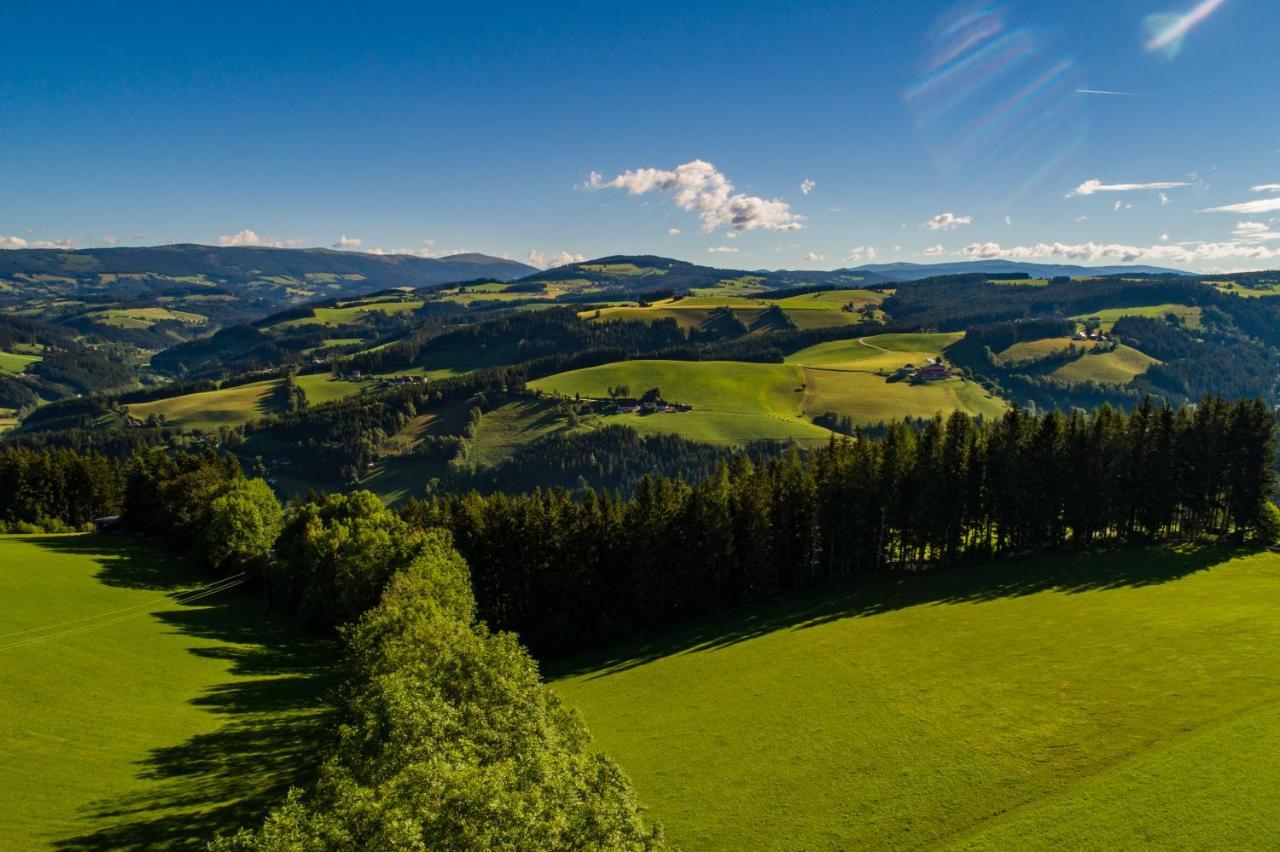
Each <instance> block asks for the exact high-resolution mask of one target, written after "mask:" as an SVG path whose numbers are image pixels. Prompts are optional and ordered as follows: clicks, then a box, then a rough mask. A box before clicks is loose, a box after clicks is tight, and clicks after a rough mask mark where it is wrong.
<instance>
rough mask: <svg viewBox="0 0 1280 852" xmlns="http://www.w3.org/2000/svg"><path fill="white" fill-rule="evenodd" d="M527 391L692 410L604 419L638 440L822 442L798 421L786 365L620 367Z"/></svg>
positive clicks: (799, 396) (797, 379) (576, 373)
mask: <svg viewBox="0 0 1280 852" xmlns="http://www.w3.org/2000/svg"><path fill="white" fill-rule="evenodd" d="M529 385H530V387H532V388H534V389H536V390H541V391H545V392H547V393H560V394H564V395H565V396H570V397H571V396H574V395H575V394H580V395H581V396H584V397H594V398H605V397H607V396H608V389H609V388H610V387H616V386H619V385H625V386H627V387H629V388H630V389H631V393H632V394H633V395H636V396H639V395H640V394H642V393H644V392H645V391H646V390H648V389H650V388H655V387H656V388H658V389H659V390H660V391H661V392H662V396H663V398H665V399H667V400H668V401H670V402H677V403H687V404H689V405H692V406H693V407H694V410H693V411H689V412H684V413H679V414H671V413H665V414H649V415H638V414H631V415H621V416H615V417H611V418H609V422H613V421H615V420H616V421H617V422H619V423H625V425H627V426H631V427H634V428H635V429H636V430H637V431H640V432H647V433H653V432H666V433H677V434H680V435H684V436H685V437H687V438H690V439H692V440H700V441H711V442H719V443H723V442H741V441H750V440H755V439H761V438H780V439H786V438H795V439H797V440H812V441H822V440H826V439H827V436H828V435H829V434H830V433H829V432H827V430H825V429H823V428H821V427H819V426H815V425H813V424H812V423H811V422H809V420H808V419H807V418H805V417H803V415H802V412H801V410H800V406H801V403H802V401H803V399H804V388H803V387H802V385H803V378H802V373H801V370H800V369H799V368H798V367H795V366H792V365H789V364H751V363H746V362H742V361H620V362H617V363H613V364H604V365H602V366H599V367H590V368H587V369H583V370H572V371H570V372H567V373H559V374H557V375H554V376H549V377H547V378H545V379H539V380H537V381H534V382H530V383H529Z"/></svg>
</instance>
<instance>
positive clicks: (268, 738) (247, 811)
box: [40, 536, 339, 849]
mask: <svg viewBox="0 0 1280 852" xmlns="http://www.w3.org/2000/svg"><path fill="white" fill-rule="evenodd" d="M40 544H41V545H42V546H44V547H48V548H50V549H53V550H59V551H63V552H70V553H77V554H81V555H84V556H87V557H89V558H93V559H96V560H97V561H98V562H99V563H100V564H101V565H102V570H101V571H100V573H99V574H98V579H99V580H101V581H102V582H104V583H106V584H108V585H113V586H122V587H130V588H141V589H152V590H162V591H163V590H173V591H174V592H178V591H181V590H183V589H186V588H190V587H191V586H192V585H193V584H197V585H199V584H205V583H208V582H210V578H209V577H208V576H207V575H205V574H203V573H201V572H199V571H198V570H196V569H195V568H194V567H193V566H191V565H189V564H187V563H184V562H182V561H181V560H179V559H177V558H175V557H171V556H167V555H165V554H163V553H161V552H159V551H157V550H156V549H154V548H153V547H150V546H148V545H147V544H146V543H145V542H142V541H139V540H136V539H133V538H130V537H123V536H122V537H119V538H116V537H103V536H76V537H48V538H44V539H41V540H40ZM152 617H154V618H157V619H159V621H160V622H162V623H163V624H164V625H165V626H166V627H167V628H169V629H170V630H171V631H173V632H176V633H179V634H181V635H183V636H187V637H190V638H191V639H193V640H196V641H194V642H193V643H192V645H191V647H190V648H189V651H190V653H192V654H195V655H198V656H202V657H208V658H214V659H218V660H222V661H224V663H225V664H226V665H227V667H228V669H229V674H228V676H227V678H226V680H225V681H224V682H223V683H220V684H218V685H217V686H214V687H213V688H210V689H208V690H206V691H205V692H204V693H203V694H202V695H199V696H197V697H196V698H195V699H193V700H192V703H194V704H195V705H197V706H198V707H200V708H202V709H203V710H204V711H205V712H207V713H211V714H214V715H215V716H217V717H218V719H219V721H220V724H219V726H218V727H217V729H216V730H213V731H209V732H206V733H201V734H197V735H196V736H193V737H191V738H190V739H189V740H187V741H186V742H182V743H176V744H174V745H170V746H165V747H162V748H157V749H154V750H152V752H151V753H150V754H149V755H148V756H147V757H146V758H144V759H143V760H141V761H139V762H138V764H137V775H138V777H139V778H143V779H147V780H149V781H153V782H157V783H153V784H150V785H148V789H147V790H146V791H145V792H140V793H135V794H130V795H127V796H122V797H119V798H115V799H110V800H104V801H98V802H94V803H92V804H90V805H88V806H87V807H86V808H85V809H84V811H83V813H82V818H83V819H84V821H85V822H86V823H87V824H89V825H93V826H103V827H101V828H96V827H95V829H94V830H93V831H90V832H88V833H85V834H82V835H80V836H77V837H71V838H66V839H64V840H62V841H59V842H58V843H56V844H55V846H56V847H57V848H60V849H144V848H146V849H152V848H203V847H204V845H205V844H206V843H208V841H209V840H211V839H212V838H213V837H214V836H216V835H218V834H227V833H233V832H234V831H235V830H236V829H238V828H241V827H253V826H256V825H257V824H259V823H260V822H261V820H262V818H263V816H264V815H265V814H266V812H267V810H269V809H270V808H271V807H272V806H273V805H274V804H276V803H277V802H278V801H280V800H281V799H283V798H284V795H285V793H286V792H287V791H288V789H289V787H291V786H299V785H305V784H306V783H307V782H308V781H309V780H310V779H311V777H312V776H313V775H314V772H315V770H316V768H317V764H318V761H319V759H320V757H322V754H321V750H320V749H318V748H317V747H316V746H317V743H323V742H326V741H327V739H328V738H327V736H326V734H325V728H326V726H327V725H328V724H329V716H328V711H327V707H328V704H327V703H326V700H325V699H326V697H327V696H328V695H329V693H330V692H331V690H332V689H333V688H334V687H335V686H336V685H337V683H338V681H339V676H338V675H339V673H338V669H337V666H336V664H335V662H336V659H337V644H336V643H335V642H333V641H331V640H328V639H321V638H317V637H315V636H312V635H309V634H307V633H305V632H303V631H302V630H301V628H298V627H297V626H295V625H293V624H292V623H290V622H289V621H287V620H286V619H283V618H280V617H277V616H272V615H270V614H269V613H268V612H267V609H266V607H265V605H264V604H263V603H262V602H260V601H258V600H255V599H253V598H252V597H250V596H248V595H246V594H242V593H240V591H239V590H235V591H231V592H223V593H219V594H215V595H212V596H210V597H208V598H204V599H202V600H199V601H197V602H194V603H192V604H190V605H185V604H182V603H181V602H179V601H177V600H175V601H174V605H173V607H172V608H171V609H164V610H161V611H159V612H156V613H154V614H153V616H152ZM214 643H230V644H214ZM139 723H140V724H145V721H144V720H139Z"/></svg>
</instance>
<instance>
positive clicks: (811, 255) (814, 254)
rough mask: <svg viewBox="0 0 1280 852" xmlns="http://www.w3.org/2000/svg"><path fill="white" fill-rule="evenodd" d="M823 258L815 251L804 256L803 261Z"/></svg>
mask: <svg viewBox="0 0 1280 852" xmlns="http://www.w3.org/2000/svg"><path fill="white" fill-rule="evenodd" d="M823 257H824V255H820V254H818V253H817V252H816V251H811V252H809V253H807V254H806V255H805V256H804V259H805V260H822V259H823Z"/></svg>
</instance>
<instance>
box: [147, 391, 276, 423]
mask: <svg viewBox="0 0 1280 852" xmlns="http://www.w3.org/2000/svg"><path fill="white" fill-rule="evenodd" d="M279 386H280V379H268V380H267V381H262V382H251V383H249V384H244V385H237V386H236V387H232V388H220V389H218V390H213V391H202V392H201V393H188V394H183V395H182V396H171V397H167V398H165V399H155V400H151V401H149V402H134V403H130V404H129V406H128V408H129V414H131V415H132V416H134V417H137V418H139V419H140V420H145V419H146V418H148V417H150V416H151V415H152V414H160V415H163V416H164V418H165V419H166V420H167V421H168V422H169V423H171V424H173V425H175V426H181V427H182V428H184V429H204V430H207V431H213V430H216V429H217V428H218V427H219V426H242V425H244V424H245V423H248V422H249V421H250V420H256V419H257V418H259V417H262V416H263V415H266V414H272V413H275V412H278V411H280V410H281V407H280V406H281V400H280V399H279V394H277V393H276V391H277V389H278V388H279Z"/></svg>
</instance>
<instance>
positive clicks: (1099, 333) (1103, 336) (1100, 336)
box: [1076, 328, 1111, 341]
mask: <svg viewBox="0 0 1280 852" xmlns="http://www.w3.org/2000/svg"><path fill="white" fill-rule="evenodd" d="M1110 339H1111V335H1109V334H1107V333H1106V332H1105V331H1103V330H1102V329H1100V328H1091V329H1089V330H1088V331H1077V332H1076V340H1098V341H1102V340H1110Z"/></svg>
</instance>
